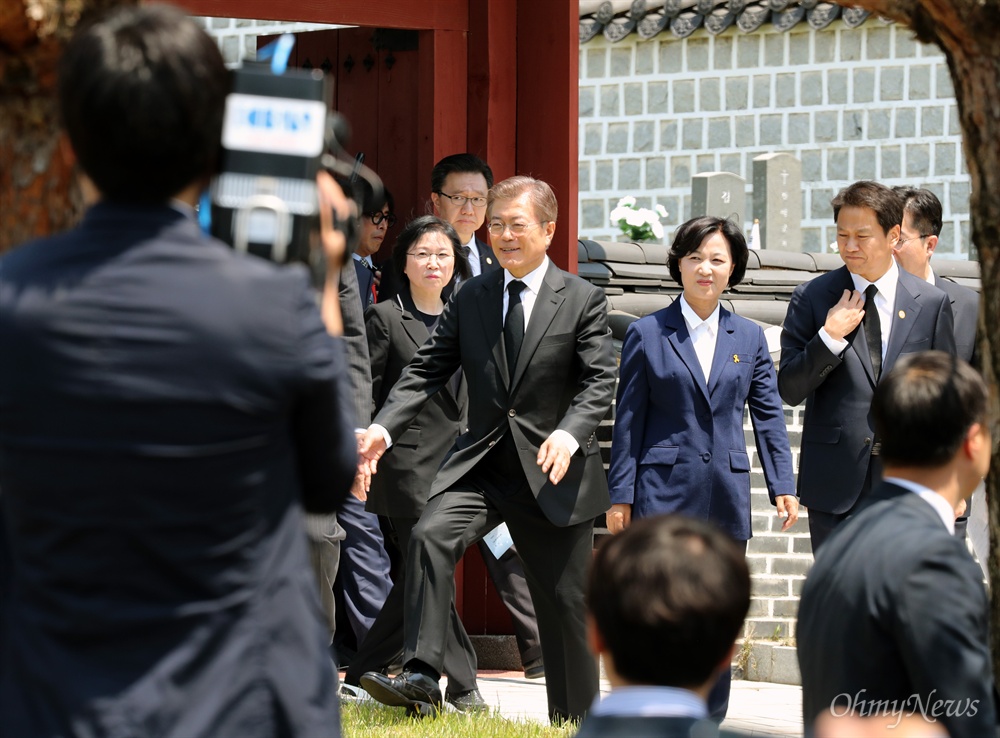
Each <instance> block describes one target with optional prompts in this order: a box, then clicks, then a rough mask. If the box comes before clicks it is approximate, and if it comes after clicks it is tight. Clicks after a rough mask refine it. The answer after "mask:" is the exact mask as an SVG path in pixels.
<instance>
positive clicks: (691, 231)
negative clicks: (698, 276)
mask: <svg viewBox="0 0 1000 738" xmlns="http://www.w3.org/2000/svg"><path fill="white" fill-rule="evenodd" d="M713 233H721V234H722V235H723V237H724V238H725V239H726V241H727V242H728V243H729V255H730V256H731V257H732V259H733V273H732V274H731V275H730V277H729V286H730V287H735V286H736V285H738V284H739V283H740V282H742V281H743V276H744V275H745V274H746V273H747V259H749V258H750V250H749V249H748V248H747V239H746V236H744V235H743V231H742V230H740V228H739V226H737V225H736V224H735V223H733V221H731V220H729V219H727V218H717V217H716V216H714V215H703V216H701V217H699V218H692V219H691V220H689V221H688V222H687V223H684V224H683V225H681V227H680V228H678V229H677V233H675V234H674V242H673V243H672V244H671V245H670V252H669V253H668V254H667V267H668V268H669V269H670V276H671V277H673V278H674V281H675V282H676V283H677V284H681V263H680V262H681V259H683V258H684V257H685V256H687V255H688V254H690V253H691V252H692V251H696V250H697V249H698V247H699V246H701V244H702V243H703V242H704V241H705V239H706V238H708V237H709V236H711V235H712V234H713Z"/></svg>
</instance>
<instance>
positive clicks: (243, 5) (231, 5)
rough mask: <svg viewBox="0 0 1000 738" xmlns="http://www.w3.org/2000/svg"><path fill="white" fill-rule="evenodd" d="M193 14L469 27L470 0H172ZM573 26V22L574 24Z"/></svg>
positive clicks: (376, 25) (420, 27)
mask: <svg viewBox="0 0 1000 738" xmlns="http://www.w3.org/2000/svg"><path fill="white" fill-rule="evenodd" d="M173 2H174V4H175V5H178V6H180V7H181V8H184V9H185V10H186V11H187V12H189V13H191V14H192V15H206V16H211V17H215V18H251V19H258V20H284V21H301V22H308V23H338V24H343V25H349V26H369V27H373V28H410V29H415V30H425V29H443V30H451V31H466V30H468V28H469V0H337V1H336V2H330V0H296V2H294V3H289V2H278V0H173ZM574 28H576V25H574Z"/></svg>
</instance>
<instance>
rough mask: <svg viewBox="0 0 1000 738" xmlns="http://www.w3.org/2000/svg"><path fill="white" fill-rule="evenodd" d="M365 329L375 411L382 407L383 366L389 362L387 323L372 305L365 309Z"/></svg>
mask: <svg viewBox="0 0 1000 738" xmlns="http://www.w3.org/2000/svg"><path fill="white" fill-rule="evenodd" d="M365 331H366V333H367V336H368V355H369V357H370V360H371V369H372V391H371V398H372V402H373V403H374V405H375V412H376V413H377V412H378V411H379V410H381V408H382V403H381V402H380V400H381V399H383V395H382V393H383V392H384V391H385V390H384V389H383V387H382V382H383V380H384V379H385V367H386V365H387V364H388V363H389V347H390V344H391V341H390V339H389V325H388V323H387V322H386V320H385V316H384V315H383V314H382V311H381V310H377V309H376V308H374V307H370V308H368V310H367V311H365Z"/></svg>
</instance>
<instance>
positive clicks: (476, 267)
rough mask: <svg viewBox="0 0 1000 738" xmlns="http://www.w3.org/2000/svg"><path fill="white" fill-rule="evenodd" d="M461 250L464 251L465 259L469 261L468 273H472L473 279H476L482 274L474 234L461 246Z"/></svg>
mask: <svg viewBox="0 0 1000 738" xmlns="http://www.w3.org/2000/svg"><path fill="white" fill-rule="evenodd" d="M462 248H463V249H464V250H465V258H467V259H468V260H469V271H470V272H472V276H473V277H478V276H479V275H480V274H482V273H483V265H482V263H481V262H480V261H479V247H478V246H477V245H476V234H475V233H473V234H472V238H470V239H469V242H468V243H463V244H462Z"/></svg>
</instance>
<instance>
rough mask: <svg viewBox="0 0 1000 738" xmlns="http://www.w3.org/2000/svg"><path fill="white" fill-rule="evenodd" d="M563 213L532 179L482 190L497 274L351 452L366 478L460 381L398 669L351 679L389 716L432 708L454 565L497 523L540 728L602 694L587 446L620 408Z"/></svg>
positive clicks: (447, 312) (475, 293)
mask: <svg viewBox="0 0 1000 738" xmlns="http://www.w3.org/2000/svg"><path fill="white" fill-rule="evenodd" d="M557 211H558V205H557V203H556V198H555V195H554V193H553V192H552V189H551V188H550V187H549V185H547V184H546V183H545V182H542V181H539V180H536V179H532V178H531V177H512V178H510V179H507V180H504V181H503V182H500V183H499V184H497V185H495V186H494V187H493V188H491V189H490V192H489V203H488V205H487V217H489V219H490V234H491V240H492V243H493V251H494V254H495V256H496V260H497V261H498V262H499V263H500V266H501V267H502V268H503V270H502V271H499V272H495V273H493V274H487V275H483V276H482V277H479V278H478V279H473V280H471V281H470V282H468V283H467V284H466V285H463V286H462V287H461V288H460V289H459V290H457V291H456V293H455V295H454V296H453V297H452V298H451V300H450V301H449V302H448V304H447V305H446V306H445V309H444V313H443V314H442V316H441V318H440V321H439V323H438V327H437V329H436V330H435V332H434V334H433V335H432V336H431V338H430V340H429V341H428V342H427V343H425V344H424V345H423V346H422V347H421V348H420V350H419V351H418V352H417V354H416V356H414V358H413V360H412V361H411V362H410V365H409V366H408V368H407V369H406V371H405V372H404V373H403V375H402V377H401V378H400V380H399V381H398V382H397V383H396V385H395V387H394V388H393V390H392V392H391V394H390V395H389V398H388V399H387V401H386V402H385V404H384V405H383V407H382V410H381V411H380V412H379V413H378V415H377V416H376V418H375V421H374V423H373V424H372V425H371V426H369V428H368V431H367V432H366V433H365V436H364V438H363V439H362V441H361V444H360V447H359V453H360V454H361V456H362V457H363V458H364V459H365V460H367V462H368V470H369V471H370V472H371V473H376V472H377V471H378V465H377V462H378V459H379V458H380V457H381V456H382V454H383V453H385V450H386V449H387V448H388V446H389V445H391V443H392V439H393V438H398V437H399V436H400V435H401V434H402V432H403V431H404V430H406V429H407V428H408V427H409V425H410V423H411V422H412V420H413V418H414V417H415V416H416V415H417V413H418V412H419V411H420V408H421V406H422V405H423V403H424V402H425V401H426V398H428V397H430V396H431V395H433V394H434V393H435V392H436V391H437V390H438V389H440V388H441V387H442V386H444V385H445V384H446V383H447V382H448V381H449V379H450V378H451V376H452V375H453V374H454V373H455V371H456V370H458V369H462V371H463V372H464V374H465V379H466V382H467V383H468V388H469V420H468V423H469V429H468V431H467V432H465V433H463V434H462V435H461V436H459V438H458V440H457V441H456V442H455V446H454V448H453V450H452V452H451V453H450V455H449V456H448V457H447V459H446V460H445V462H444V463H443V465H442V466H441V469H440V470H439V471H438V474H437V477H436V478H435V480H434V483H433V486H432V487H431V492H430V494H431V497H430V500H429V501H428V503H427V507H426V508H425V510H424V513H423V515H422V516H421V519H420V522H419V523H418V524H417V526H416V527H415V528H414V529H413V532H412V535H411V541H410V549H409V557H408V558H409V562H410V564H411V565H412V567H413V571H412V576H411V572H410V571H408V572H407V586H406V595H405V601H406V612H407V615H408V617H407V620H406V623H405V643H406V646H405V649H404V670H403V673H402V674H400V675H399V676H397V677H387V676H385V675H384V674H379V673H375V672H369V673H368V674H365V675H364V676H363V677H362V678H361V684H362V686H364V687H365V689H366V690H368V692H369V694H371V695H372V696H373V697H374V698H375V699H377V700H379V701H380V702H383V703H385V704H389V705H397V706H404V707H406V708H407V709H408V710H411V711H417V712H420V713H424V712H432V711H433V710H434V708H436V707H439V706H440V705H441V701H442V700H441V691H440V688H439V686H438V680H439V678H440V675H441V670H442V666H443V660H444V646H445V642H446V634H447V632H448V629H449V628H450V627H451V623H450V621H449V617H448V615H449V611H450V605H451V601H452V598H453V597H454V595H455V582H454V571H455V566H456V564H457V562H458V561H459V559H460V558H461V556H462V554H463V553H464V552H465V549H466V547H467V546H469V545H470V544H472V543H473V542H475V541H477V540H479V539H480V538H482V537H483V536H485V535H486V534H487V533H488V532H489V531H491V530H493V529H494V528H496V527H497V526H498V525H499V524H500V523H501V522H506V523H507V526H508V528H509V531H510V535H511V538H512V539H513V541H514V543H515V544H516V545H517V547H518V551H519V552H520V555H521V560H522V562H523V563H524V570H525V574H526V575H527V580H528V586H529V589H530V590H531V597H532V600H533V601H534V604H535V609H536V612H537V615H538V629H539V632H540V634H541V642H542V655H543V657H544V659H545V682H546V684H545V687H546V694H547V697H548V707H549V717H550V719H551V720H553V721H554V722H561V721H564V720H578V719H580V718H581V717H583V715H584V713H585V712H586V711H587V709H588V708H589V707H590V705H591V703H592V702H593V700H594V697H595V695H596V694H597V686H598V675H597V665H596V662H595V661H594V659H593V657H592V656H591V654H590V653H589V651H588V646H587V636H586V626H585V622H584V615H585V606H584V585H585V578H586V572H587V567H588V565H589V563H590V559H591V556H592V553H593V539H594V519H595V518H596V517H597V516H598V515H602V514H603V513H604V512H606V511H607V510H608V508H609V507H610V504H611V503H610V498H609V496H608V484H607V477H606V476H605V473H604V467H603V464H602V462H601V454H600V448H599V446H598V443H597V441H596V438H595V434H596V431H597V426H598V425H599V424H600V422H601V420H602V419H603V418H604V416H605V415H606V414H607V412H608V410H609V409H610V406H611V401H612V398H613V396H614V388H615V375H616V362H615V356H614V349H613V347H612V343H611V332H610V330H609V328H608V316H607V299H606V298H605V296H604V293H603V292H602V291H601V290H600V289H598V288H597V287H594V286H593V285H591V284H590V283H589V282H586V281H585V280H583V279H580V278H579V277H577V276H575V275H572V274H568V273H567V272H564V271H562V270H561V269H559V268H558V267H556V266H555V264H553V263H552V262H551V261H550V260H549V258H548V255H547V253H546V252H547V251H548V247H549V244H550V243H551V242H552V238H553V236H554V234H555V230H556V217H557Z"/></svg>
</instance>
